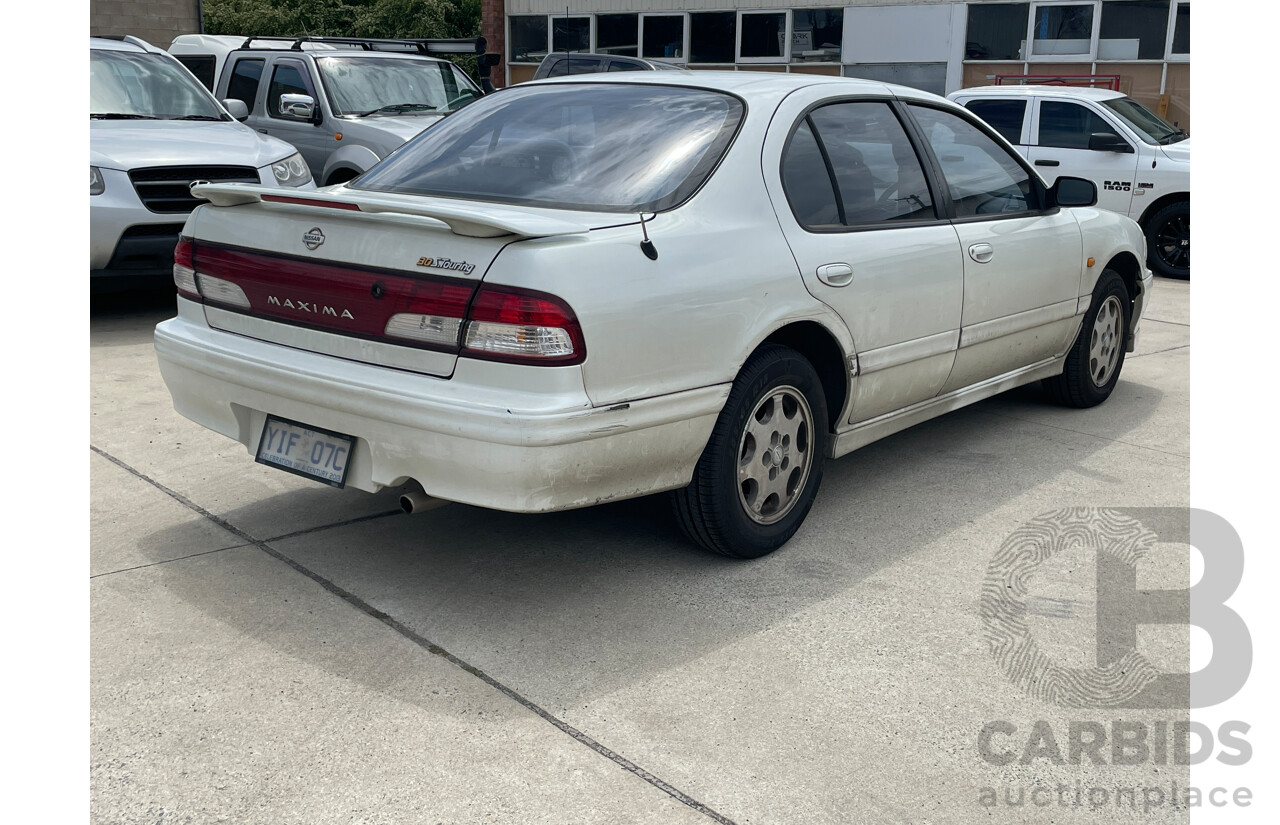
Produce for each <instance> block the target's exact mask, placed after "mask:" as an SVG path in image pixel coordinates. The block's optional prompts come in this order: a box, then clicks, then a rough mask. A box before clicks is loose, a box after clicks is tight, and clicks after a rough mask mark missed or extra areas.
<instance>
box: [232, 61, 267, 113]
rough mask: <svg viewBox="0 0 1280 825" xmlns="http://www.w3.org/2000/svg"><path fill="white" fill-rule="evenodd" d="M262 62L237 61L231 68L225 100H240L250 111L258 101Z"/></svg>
mask: <svg viewBox="0 0 1280 825" xmlns="http://www.w3.org/2000/svg"><path fill="white" fill-rule="evenodd" d="M263 65H264V61H262V60H259V59H254V60H237V61H236V62H235V65H234V66H232V67H231V79H230V80H229V81H227V98H228V99H230V100H242V101H244V104H245V105H246V106H248V107H249V108H250V109H252V108H253V104H254V101H256V100H257V99H258V83H259V82H260V81H261V80H262V67H263Z"/></svg>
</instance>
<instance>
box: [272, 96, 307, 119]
mask: <svg viewBox="0 0 1280 825" xmlns="http://www.w3.org/2000/svg"><path fill="white" fill-rule="evenodd" d="M280 114H281V115H282V116H283V117H287V118H289V119H290V120H303V121H307V122H310V121H312V120H314V119H315V116H316V99H315V98H314V97H312V96H311V95H280Z"/></svg>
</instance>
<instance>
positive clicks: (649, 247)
mask: <svg viewBox="0 0 1280 825" xmlns="http://www.w3.org/2000/svg"><path fill="white" fill-rule="evenodd" d="M640 231H641V232H643V233H644V240H643V241H641V242H640V251H641V252H643V253H644V256H645V257H646V258H648V259H649V260H651V261H656V260H658V247H656V246H654V245H653V241H651V240H649V230H648V229H646V228H645V225H644V213H643V212H641V213H640Z"/></svg>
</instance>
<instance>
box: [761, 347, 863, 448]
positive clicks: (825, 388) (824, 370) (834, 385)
mask: <svg viewBox="0 0 1280 825" xmlns="http://www.w3.org/2000/svg"><path fill="white" fill-rule="evenodd" d="M766 344H780V345H782V346H784V347H790V348H791V349H793V350H795V351H796V352H798V353H800V354H801V355H802V356H804V358H805V360H807V361H808V362H809V363H810V364H811V365H812V366H813V369H814V371H815V372H817V373H818V378H819V380H821V382H822V393H823V395H824V396H825V398H826V402H827V426H828V428H829V431H830V432H835V430H836V427H837V425H838V423H839V422H840V421H841V416H842V414H843V411H844V408H845V402H846V400H847V399H848V397H849V367H848V359H847V357H846V355H845V352H844V349H843V348H842V347H841V346H840V342H839V341H838V340H837V339H836V336H835V335H833V334H832V333H831V331H830V330H828V329H827V328H826V327H825V326H823V325H822V324H820V323H818V322H817V321H792V322H791V323H788V324H785V325H784V326H781V327H779V328H777V329H775V330H774V331H773V332H771V333H769V335H767V336H766V337H765V339H764V340H763V341H761V342H760V343H759V344H757V345H756V348H755V350H759V349H760V347H763V346H765V345H766ZM755 350H752V352H753V353H754V352H755Z"/></svg>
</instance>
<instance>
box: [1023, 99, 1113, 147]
mask: <svg viewBox="0 0 1280 825" xmlns="http://www.w3.org/2000/svg"><path fill="white" fill-rule="evenodd" d="M1115 131H1116V130H1115V129H1113V128H1112V127H1111V124H1109V123H1107V122H1106V121H1105V120H1103V119H1102V118H1101V117H1099V116H1098V115H1096V114H1094V113H1093V112H1091V111H1090V110H1089V109H1086V108H1085V107H1083V106H1081V105H1080V104H1078V103H1066V102H1063V101H1057V100H1044V101H1041V102H1040V135H1039V144H1040V145H1041V146H1048V147H1051V148H1054V149H1088V148H1089V136H1090V135H1092V134H1093V133H1094V132H1105V133H1107V134H1115Z"/></svg>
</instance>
